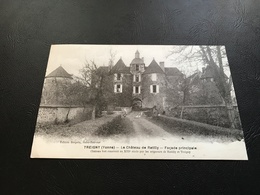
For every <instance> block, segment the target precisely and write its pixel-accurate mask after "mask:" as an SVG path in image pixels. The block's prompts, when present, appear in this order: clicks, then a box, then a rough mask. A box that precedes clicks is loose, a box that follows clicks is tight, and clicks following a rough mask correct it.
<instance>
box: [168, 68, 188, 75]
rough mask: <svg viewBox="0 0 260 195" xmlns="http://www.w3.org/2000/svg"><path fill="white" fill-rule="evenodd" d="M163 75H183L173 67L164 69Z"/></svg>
mask: <svg viewBox="0 0 260 195" xmlns="http://www.w3.org/2000/svg"><path fill="white" fill-rule="evenodd" d="M164 70H165V74H166V76H182V75H183V73H182V72H181V71H179V69H178V68H175V67H165V68H164Z"/></svg>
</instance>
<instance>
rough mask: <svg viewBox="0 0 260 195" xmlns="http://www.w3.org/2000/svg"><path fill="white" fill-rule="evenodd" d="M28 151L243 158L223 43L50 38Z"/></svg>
mask: <svg viewBox="0 0 260 195" xmlns="http://www.w3.org/2000/svg"><path fill="white" fill-rule="evenodd" d="M31 158H66V159H158V160H162V159H169V160H174V159H189V160H198V159H200V160H247V159H248V158H247V152H246V147H245V141H244V136H243V130H242V125H241V122H240V116H239V110H238V105H237V101H236V96H235V89H234V86H233V82H232V76H231V72H230V68H229V62H228V54H227V52H226V50H225V46H221V45H216V46H212V45H201V46H199V45H190V46H187V45H185V46H184V45H93V44H92V45H83V44H82V45H73V44H71V45H69V44H64V45H52V46H51V49H50V55H49V60H48V65H47V70H46V75H45V79H44V84H43V89H42V97H41V103H40V107H39V111H38V117H37V124H36V128H35V135H34V139H33V145H32V151H31Z"/></svg>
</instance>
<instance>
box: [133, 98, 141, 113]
mask: <svg viewBox="0 0 260 195" xmlns="http://www.w3.org/2000/svg"><path fill="white" fill-rule="evenodd" d="M141 108H142V100H141V99H139V98H134V99H133V102H132V109H133V110H139V109H141Z"/></svg>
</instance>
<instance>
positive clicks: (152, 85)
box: [41, 51, 223, 113]
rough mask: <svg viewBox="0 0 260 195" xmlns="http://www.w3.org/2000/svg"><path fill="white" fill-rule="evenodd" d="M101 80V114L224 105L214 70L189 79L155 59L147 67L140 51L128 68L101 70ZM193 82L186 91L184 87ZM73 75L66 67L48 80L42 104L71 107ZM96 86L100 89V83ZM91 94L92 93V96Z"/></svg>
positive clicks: (204, 70) (117, 63) (117, 65)
mask: <svg viewBox="0 0 260 195" xmlns="http://www.w3.org/2000/svg"><path fill="white" fill-rule="evenodd" d="M96 74H97V76H98V77H97V79H98V80H99V78H100V77H99V76H101V75H102V78H103V83H102V85H103V86H100V87H101V88H102V94H101V96H102V98H101V99H100V100H98V101H100V104H101V105H102V106H101V107H102V108H101V110H114V109H116V108H118V107H132V108H133V109H140V108H153V107H154V106H156V108H157V109H158V111H159V112H161V113H162V112H166V113H167V112H168V111H170V110H171V109H172V108H175V107H176V106H178V105H182V104H183V103H184V101H185V104H188V105H200V104H207V105H208V104H222V103H223V99H222V98H221V96H220V94H219V92H218V89H217V87H216V84H215V83H214V79H213V77H214V76H213V73H212V70H211V69H210V67H206V68H204V69H203V71H202V72H200V71H198V72H196V73H194V74H193V75H191V76H189V77H187V78H185V75H184V74H183V73H181V72H180V71H179V70H178V69H177V68H175V67H165V66H164V62H159V63H158V62H156V60H155V59H153V60H152V61H151V62H150V64H148V65H146V64H145V62H144V58H141V57H140V53H139V51H136V52H135V55H134V58H133V60H132V61H131V63H130V64H129V65H128V66H127V65H126V64H125V63H124V61H123V59H122V58H120V59H119V60H118V61H117V62H116V64H115V65H113V66H100V67H99V68H98V69H97V71H96ZM185 81H186V82H187V81H189V83H190V84H189V85H187V86H186V90H189V91H188V92H187V93H186V95H184V91H183V90H185V89H184V88H183V85H185ZM74 82H75V81H73V77H72V75H70V74H69V73H67V72H66V70H64V68H63V67H62V66H60V67H58V68H57V69H55V70H54V71H53V72H51V73H50V74H48V75H47V76H46V77H45V82H44V86H43V93H42V101H41V104H45V105H53V104H55V105H64V104H71V100H70V101H69V100H68V98H66V95H65V94H64V90H66V89H65V88H66V86H68V84H70V83H74ZM93 84H95V85H97V84H98V83H97V82H96V81H93ZM89 93H91V92H89ZM74 96H75V97H74V99H75V101H74V104H77V102H76V101H77V97H76V96H77V93H76V94H74Z"/></svg>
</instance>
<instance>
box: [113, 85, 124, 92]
mask: <svg viewBox="0 0 260 195" xmlns="http://www.w3.org/2000/svg"><path fill="white" fill-rule="evenodd" d="M122 88H123V87H122V84H115V85H114V92H115V93H122Z"/></svg>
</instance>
